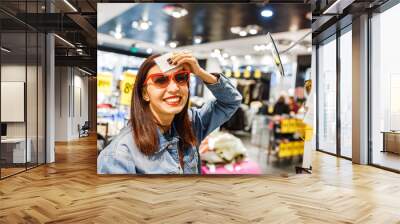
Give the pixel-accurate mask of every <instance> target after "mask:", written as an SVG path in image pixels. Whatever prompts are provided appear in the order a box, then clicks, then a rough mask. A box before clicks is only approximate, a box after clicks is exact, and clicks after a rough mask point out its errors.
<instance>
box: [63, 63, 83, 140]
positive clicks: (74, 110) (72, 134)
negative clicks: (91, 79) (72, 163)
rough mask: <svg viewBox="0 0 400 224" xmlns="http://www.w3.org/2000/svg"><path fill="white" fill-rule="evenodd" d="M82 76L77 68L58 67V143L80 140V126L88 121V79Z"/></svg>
mask: <svg viewBox="0 0 400 224" xmlns="http://www.w3.org/2000/svg"><path fill="white" fill-rule="evenodd" d="M82 75H83V73H81V72H80V71H79V70H77V69H75V68H71V67H56V84H55V85H56V92H55V120H56V121H55V129H56V133H55V140H56V141H69V140H73V139H77V138H79V133H78V124H79V125H81V126H82V125H83V124H84V122H85V121H87V120H88V78H87V77H84V76H82ZM80 107H81V108H80ZM80 109H81V110H82V111H80Z"/></svg>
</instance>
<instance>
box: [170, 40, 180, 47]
mask: <svg viewBox="0 0 400 224" xmlns="http://www.w3.org/2000/svg"><path fill="white" fill-rule="evenodd" d="M168 46H169V47H171V48H176V46H178V42H177V41H170V42H169V43H168Z"/></svg>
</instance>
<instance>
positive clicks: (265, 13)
mask: <svg viewBox="0 0 400 224" xmlns="http://www.w3.org/2000/svg"><path fill="white" fill-rule="evenodd" d="M273 15H274V12H273V11H272V10H270V9H264V10H263V11H261V16H263V17H267V18H268V17H271V16H273Z"/></svg>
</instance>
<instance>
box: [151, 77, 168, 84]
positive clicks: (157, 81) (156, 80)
mask: <svg viewBox="0 0 400 224" xmlns="http://www.w3.org/2000/svg"><path fill="white" fill-rule="evenodd" d="M153 82H154V84H155V85H157V86H167V85H168V83H169V78H168V76H157V77H154V78H153Z"/></svg>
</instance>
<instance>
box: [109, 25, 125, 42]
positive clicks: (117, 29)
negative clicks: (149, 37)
mask: <svg viewBox="0 0 400 224" xmlns="http://www.w3.org/2000/svg"><path fill="white" fill-rule="evenodd" d="M110 34H111V35H113V36H114V37H115V39H117V40H119V39H122V37H123V36H125V33H123V32H122V27H121V25H120V24H119V25H117V26H116V27H115V30H112V31H110Z"/></svg>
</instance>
